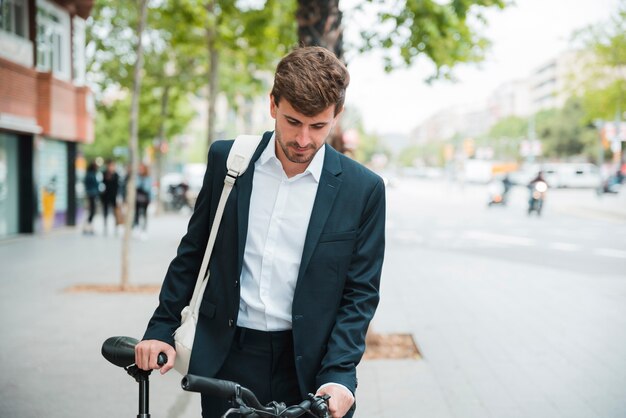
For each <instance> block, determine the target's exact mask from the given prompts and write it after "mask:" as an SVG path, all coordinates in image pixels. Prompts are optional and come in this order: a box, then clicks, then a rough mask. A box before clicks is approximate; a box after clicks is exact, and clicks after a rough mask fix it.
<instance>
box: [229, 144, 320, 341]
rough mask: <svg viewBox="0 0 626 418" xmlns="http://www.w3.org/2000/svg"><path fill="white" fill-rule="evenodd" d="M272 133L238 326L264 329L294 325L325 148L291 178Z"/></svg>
mask: <svg viewBox="0 0 626 418" xmlns="http://www.w3.org/2000/svg"><path fill="white" fill-rule="evenodd" d="M275 147H276V139H275V135H272V138H271V139H270V142H269V143H268V145H267V147H266V148H265V150H264V151H263V153H262V154H261V156H260V157H259V159H258V160H257V161H256V163H255V165H254V179H253V183H252V195H251V197H250V214H249V217H248V235H247V239H246V248H245V250H244V256H243V268H242V271H241V301H240V304H239V316H238V318H237V325H239V326H240V327H245V328H252V329H257V330H261V331H283V330H289V329H291V304H292V301H293V294H294V291H295V288H296V281H297V279H298V272H299V270H300V260H301V258H302V250H303V249H304V241H305V238H306V232H307V229H308V227H309V220H310V218H311V212H312V211H313V202H314V201H315V195H316V194H317V186H318V184H319V180H320V176H321V174H322V167H323V165H324V154H325V152H326V151H325V147H322V148H320V150H319V151H318V152H317V153H316V154H315V156H314V157H313V160H311V162H310V163H309V166H308V167H307V169H306V170H305V171H304V172H303V173H300V174H298V175H296V176H294V177H291V178H288V177H287V175H286V174H285V171H284V170H283V167H282V164H281V163H280V161H279V160H278V158H277V157H276V148H275Z"/></svg>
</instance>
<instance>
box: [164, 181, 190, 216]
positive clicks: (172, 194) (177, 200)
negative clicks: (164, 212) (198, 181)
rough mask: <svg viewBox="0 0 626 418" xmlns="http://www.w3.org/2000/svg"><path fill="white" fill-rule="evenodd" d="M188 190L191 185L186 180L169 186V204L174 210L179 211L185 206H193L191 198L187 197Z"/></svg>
mask: <svg viewBox="0 0 626 418" xmlns="http://www.w3.org/2000/svg"><path fill="white" fill-rule="evenodd" d="M188 191H189V185H188V184H187V183H185V182H181V183H178V184H171V185H169V186H168V188H167V193H168V194H169V199H168V200H169V205H170V207H171V208H172V209H173V210H175V211H179V210H181V209H182V208H184V207H189V208H191V204H190V203H189V199H188V197H187V193H188Z"/></svg>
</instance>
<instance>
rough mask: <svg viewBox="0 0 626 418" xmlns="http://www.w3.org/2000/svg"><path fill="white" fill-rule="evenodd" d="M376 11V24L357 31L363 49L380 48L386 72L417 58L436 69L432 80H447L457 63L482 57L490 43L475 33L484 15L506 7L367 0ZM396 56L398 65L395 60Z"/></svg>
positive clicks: (496, 2) (465, 1) (485, 1)
mask: <svg viewBox="0 0 626 418" xmlns="http://www.w3.org/2000/svg"><path fill="white" fill-rule="evenodd" d="M367 2H368V3H374V4H377V5H378V7H380V12H379V14H378V16H379V20H380V25H377V27H376V28H375V29H369V30H365V31H362V36H363V39H364V40H365V45H364V46H363V47H362V50H369V49H372V48H380V47H382V48H384V49H386V50H387V53H386V55H385V62H386V64H385V69H386V70H387V71H391V70H392V69H393V68H396V67H398V66H401V65H405V66H410V65H411V64H413V63H414V62H415V60H416V59H417V58H418V57H420V56H426V57H428V58H429V59H430V60H431V61H432V62H433V63H434V65H435V68H436V70H435V74H434V75H433V76H432V77H431V80H432V79H434V78H442V77H443V78H452V69H453V67H454V66H455V65H456V64H458V63H462V62H479V61H482V60H483V59H484V56H485V51H486V49H487V47H488V46H489V41H488V40H487V39H486V38H485V37H484V36H482V35H481V34H480V33H479V29H478V28H479V27H480V26H482V25H485V24H486V19H485V14H484V12H485V11H486V10H487V9H489V8H499V9H502V8H504V7H505V5H506V2H505V1H504V0H452V1H446V2H442V1H438V0H406V1H404V2H399V3H397V2H386V1H384V0H367ZM396 51H397V52H399V55H400V57H401V60H402V61H401V62H400V63H398V62H397V60H394V59H393V58H392V57H393V54H394V53H395V52H396Z"/></svg>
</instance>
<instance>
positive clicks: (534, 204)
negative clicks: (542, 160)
mask: <svg viewBox="0 0 626 418" xmlns="http://www.w3.org/2000/svg"><path fill="white" fill-rule="evenodd" d="M539 183H543V185H539ZM539 186H541V187H539ZM548 187H549V186H548V182H547V181H546V179H545V177H544V176H543V171H539V172H538V173H537V176H535V178H533V179H532V180H531V181H530V182H529V183H528V191H529V193H530V194H529V196H528V214H529V215H530V214H531V212H532V211H533V210H534V211H536V212H537V214H538V215H540V214H541V209H542V207H543V200H544V197H545V193H546V190H548ZM535 189H537V190H535Z"/></svg>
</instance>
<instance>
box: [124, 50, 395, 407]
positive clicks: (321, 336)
mask: <svg viewBox="0 0 626 418" xmlns="http://www.w3.org/2000/svg"><path fill="white" fill-rule="evenodd" d="M348 83H349V74H348V72H347V70H346V68H345V66H344V65H343V64H342V63H341V62H340V61H339V60H338V59H337V58H336V57H335V56H334V55H333V54H332V53H330V52H329V51H327V50H325V49H323V48H319V47H308V48H299V49H296V50H295V51H293V52H292V53H290V54H289V55H287V56H286V57H285V58H283V60H282V61H281V62H280V63H279V64H278V67H277V69H276V74H275V79H274V87H273V89H272V92H271V94H270V112H271V115H272V117H273V118H274V119H275V120H276V122H275V131H274V132H273V133H272V132H267V133H265V135H263V138H262V140H261V143H260V145H259V147H258V149H257V150H256V152H255V154H254V156H253V157H252V162H251V165H250V168H249V169H248V170H247V171H246V172H245V173H244V174H243V175H242V176H241V177H239V178H238V179H237V182H236V183H235V187H234V189H233V192H232V193H231V195H230V197H229V200H228V202H227V205H226V209H225V211H224V217H223V219H222V222H221V224H220V228H219V232H218V235H217V239H216V244H215V247H214V250H213V253H212V256H211V260H210V263H209V271H210V277H209V282H208V285H207V289H206V292H205V294H204V296H203V298H202V303H201V306H200V317H199V322H198V326H197V330H196V337H195V341H194V349H193V355H192V357H191V362H190V366H189V372H190V373H193V374H198V375H202V376H212V377H217V378H221V379H226V380H232V381H236V382H238V383H240V384H241V385H243V386H246V387H248V388H250V389H251V390H252V391H254V392H255V393H256V394H257V396H258V397H259V400H260V401H261V402H262V403H267V402H269V401H271V400H276V401H282V402H285V403H287V404H295V403H299V402H300V401H301V400H302V399H303V398H304V397H305V396H306V394H307V393H309V392H311V393H316V394H318V395H321V394H328V395H330V396H331V398H330V400H329V409H330V411H331V413H332V416H333V417H334V418H339V417H343V416H348V417H350V416H352V414H353V409H354V408H352V409H351V407H352V406H353V405H354V393H355V390H356V387H357V379H356V366H357V364H358V363H359V361H360V360H361V357H362V355H363V351H364V349H365V334H366V332H367V327H368V325H369V322H370V320H371V318H372V316H373V315H374V311H375V309H376V306H377V305H378V300H379V293H378V289H379V282H380V274H381V269H382V263H383V252H384V229H385V190H384V185H383V182H382V180H381V178H380V177H378V176H376V175H375V174H373V173H372V172H370V171H369V170H367V169H366V168H364V167H363V166H361V165H359V164H358V163H356V162H354V161H352V160H350V159H349V158H347V157H345V156H343V155H341V154H339V153H338V152H336V151H335V150H334V149H332V148H331V147H330V146H328V145H326V143H325V141H326V139H327V138H328V136H329V135H330V133H331V131H332V129H333V127H334V126H335V124H336V123H337V119H338V116H339V114H340V113H341V111H342V110H343V103H344V98H345V91H346V88H347V86H348ZM231 146H232V141H218V142H216V143H214V144H213V145H212V146H211V149H210V151H209V156H208V164H207V172H206V175H205V178H204V184H203V186H202V190H201V191H200V194H199V196H198V201H197V204H196V208H195V211H194V214H193V216H192V217H191V220H190V222H189V227H188V230H187V234H186V235H185V236H184V237H183V239H182V241H181V244H180V246H179V248H178V255H177V256H176V258H175V259H174V260H173V261H172V263H171V265H170V267H169V269H168V272H167V275H166V277H165V281H164V283H163V288H162V290H161V294H160V297H159V301H160V303H159V306H158V308H157V310H156V311H155V313H154V316H153V317H152V319H151V320H150V323H149V325H148V329H147V331H146V334H145V335H144V341H142V342H141V343H140V344H138V345H137V348H136V360H137V365H138V366H139V367H141V368H142V369H146V370H148V369H156V368H158V366H157V364H156V357H157V355H158V353H159V352H164V353H166V354H167V356H168V358H169V360H168V363H167V364H166V365H164V366H163V367H162V368H161V373H165V372H167V371H168V370H169V369H170V368H171V367H172V366H173V363H174V359H175V351H174V348H173V345H174V341H173V337H172V333H173V331H174V330H175V329H176V328H177V327H178V325H179V323H180V312H181V310H182V309H183V307H184V306H185V305H186V304H187V303H188V302H189V299H190V298H191V294H192V292H193V288H194V284H195V281H196V277H197V275H198V271H199V269H200V264H201V261H202V255H203V253H204V250H205V248H206V244H207V240H208V235H209V230H210V226H211V223H212V220H213V217H214V215H215V210H216V207H217V204H218V200H219V196H220V193H221V190H222V186H223V181H224V176H225V174H226V157H227V155H228V151H229V149H230V147H231ZM228 407H229V405H228V403H227V402H225V401H222V400H219V399H213V398H210V397H208V396H203V397H202V410H203V417H205V418H207V417H219V416H220V415H221V414H222V413H224V411H225V410H226V409H227V408H228Z"/></svg>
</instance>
